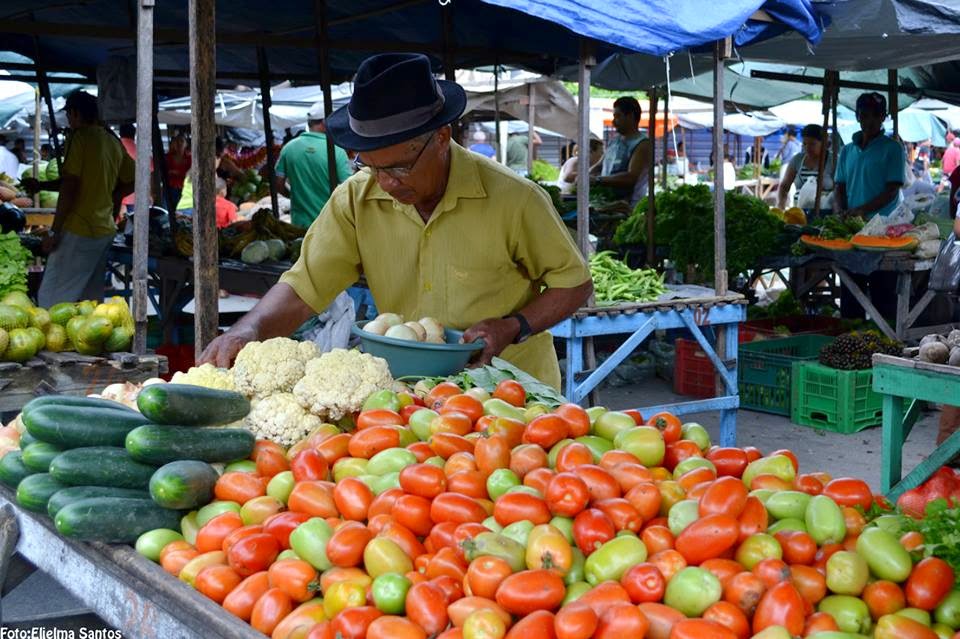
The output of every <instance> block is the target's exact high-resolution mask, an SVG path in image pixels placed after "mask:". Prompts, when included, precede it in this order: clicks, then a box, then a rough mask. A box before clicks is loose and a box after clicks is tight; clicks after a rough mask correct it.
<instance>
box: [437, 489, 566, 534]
mask: <svg viewBox="0 0 960 639" xmlns="http://www.w3.org/2000/svg"><path fill="white" fill-rule="evenodd" d="M434 503H436V502H434ZM493 516H494V518H495V519H496V520H497V523H498V524H500V525H501V526H508V525H510V524H512V523H514V522H517V521H529V522H532V523H533V524H534V525H537V524H545V523H547V522H549V521H550V519H551V517H552V516H551V514H550V509H549V508H548V507H547V502H545V501H544V500H543V499H541V498H539V497H534V496H533V495H529V494H527V493H521V492H516V493H507V494H506V495H503V496H502V497H500V498H499V499H498V500H497V501H496V504H494V507H493Z"/></svg>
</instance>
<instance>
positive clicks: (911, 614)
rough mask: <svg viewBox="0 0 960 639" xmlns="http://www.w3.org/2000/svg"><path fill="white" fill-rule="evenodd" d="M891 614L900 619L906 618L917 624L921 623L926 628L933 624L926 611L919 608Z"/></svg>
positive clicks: (903, 609) (901, 610)
mask: <svg viewBox="0 0 960 639" xmlns="http://www.w3.org/2000/svg"><path fill="white" fill-rule="evenodd" d="M892 614H895V615H898V616H900V617H906V618H907V619H913V620H914V621H916V622H917V623H922V624H923V625H925V626H926V627H928V628H929V627H930V624H932V623H933V619H931V618H930V613H929V612H927V611H926V610H921V609H920V608H901V609H900V610H898V611H896V612H894V613H892Z"/></svg>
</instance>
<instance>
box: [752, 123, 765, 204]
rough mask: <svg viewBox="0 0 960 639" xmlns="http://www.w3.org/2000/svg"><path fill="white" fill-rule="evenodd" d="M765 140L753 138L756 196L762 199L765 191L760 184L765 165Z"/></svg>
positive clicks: (757, 137) (758, 137)
mask: <svg viewBox="0 0 960 639" xmlns="http://www.w3.org/2000/svg"><path fill="white" fill-rule="evenodd" d="M762 154H763V138H762V137H760V136H759V135H758V136H755V137H754V138H753V179H755V180H756V181H757V184H756V186H755V187H754V194H755V195H756V196H757V197H760V193H761V192H762V191H763V188H762V185H761V184H760V182H761V178H762V177H763V175H762V171H761V166H762V164H763V157H762Z"/></svg>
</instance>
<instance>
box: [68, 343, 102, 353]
mask: <svg viewBox="0 0 960 639" xmlns="http://www.w3.org/2000/svg"><path fill="white" fill-rule="evenodd" d="M74 346H76V349H77V352H78V353H80V354H81V355H99V354H100V350H101V349H100V344H91V343H89V342H84V341H83V340H77V341H76V342H74Z"/></svg>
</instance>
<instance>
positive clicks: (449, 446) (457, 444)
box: [429, 414, 476, 470]
mask: <svg viewBox="0 0 960 639" xmlns="http://www.w3.org/2000/svg"><path fill="white" fill-rule="evenodd" d="M446 416H447V417H449V416H450V414H447V415H446ZM429 444H430V448H432V449H433V452H435V453H436V454H437V455H438V456H440V457H443V458H444V459H450V458H451V457H453V456H454V455H456V454H457V453H471V455H472V454H473V440H470V439H467V438H466V437H463V436H462V435H457V434H456V433H434V434H433V435H432V436H431V437H430V442H429ZM471 470H476V469H475V468H474V469H471Z"/></svg>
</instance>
